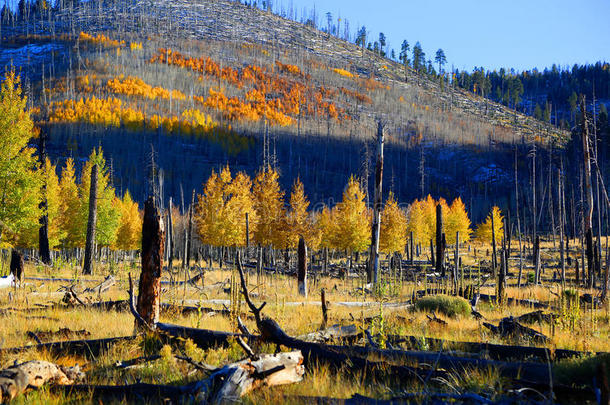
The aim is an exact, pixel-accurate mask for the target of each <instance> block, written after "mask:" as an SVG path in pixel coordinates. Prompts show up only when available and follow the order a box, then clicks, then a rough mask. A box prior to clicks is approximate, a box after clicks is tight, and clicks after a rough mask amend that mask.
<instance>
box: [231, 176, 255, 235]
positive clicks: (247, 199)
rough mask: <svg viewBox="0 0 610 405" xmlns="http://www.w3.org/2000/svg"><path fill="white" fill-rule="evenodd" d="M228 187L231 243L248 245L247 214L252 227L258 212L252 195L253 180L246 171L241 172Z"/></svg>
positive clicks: (251, 227)
mask: <svg viewBox="0 0 610 405" xmlns="http://www.w3.org/2000/svg"><path fill="white" fill-rule="evenodd" d="M225 187H226V188H227V191H228V194H229V198H228V202H227V203H226V205H227V211H228V213H227V220H228V222H229V224H230V225H229V226H230V228H231V229H230V236H229V240H230V245H232V246H245V245H246V214H248V222H249V227H250V229H253V228H254V226H255V225H256V212H255V211H254V201H253V197H252V180H251V179H250V176H248V175H247V174H246V173H244V172H239V173H237V174H236V175H235V177H234V178H233V180H231V183H230V184H229V185H228V186H225Z"/></svg>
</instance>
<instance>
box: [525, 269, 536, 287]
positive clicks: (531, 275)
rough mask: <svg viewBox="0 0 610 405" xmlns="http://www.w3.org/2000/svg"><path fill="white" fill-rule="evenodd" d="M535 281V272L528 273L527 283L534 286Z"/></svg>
mask: <svg viewBox="0 0 610 405" xmlns="http://www.w3.org/2000/svg"><path fill="white" fill-rule="evenodd" d="M535 281H536V275H535V274H534V272H533V271H530V272H529V273H527V282H528V283H529V284H534V282H535Z"/></svg>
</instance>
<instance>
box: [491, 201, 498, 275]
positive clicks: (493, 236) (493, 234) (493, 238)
mask: <svg viewBox="0 0 610 405" xmlns="http://www.w3.org/2000/svg"><path fill="white" fill-rule="evenodd" d="M491 249H492V257H491V274H492V276H493V277H494V278H496V270H497V266H498V261H497V260H498V259H497V256H496V226H495V224H494V215H493V210H492V213H491Z"/></svg>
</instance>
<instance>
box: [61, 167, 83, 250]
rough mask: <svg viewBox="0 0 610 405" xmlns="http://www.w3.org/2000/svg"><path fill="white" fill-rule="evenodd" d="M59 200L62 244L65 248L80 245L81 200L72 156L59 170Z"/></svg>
mask: <svg viewBox="0 0 610 405" xmlns="http://www.w3.org/2000/svg"><path fill="white" fill-rule="evenodd" d="M59 202H60V204H59V226H60V228H61V229H62V230H63V232H64V233H65V237H64V240H63V245H64V246H65V247H67V248H74V247H77V246H81V245H80V244H79V241H80V238H79V235H80V233H81V231H80V227H81V225H82V224H81V222H82V221H80V206H81V202H80V198H79V194H78V185H77V184H76V176H75V173H74V161H73V160H72V158H69V159H68V160H67V161H66V167H65V168H64V169H63V170H62V171H61V180H60V182H59Z"/></svg>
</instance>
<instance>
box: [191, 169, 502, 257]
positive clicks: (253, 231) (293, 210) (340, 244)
mask: <svg viewBox="0 0 610 405" xmlns="http://www.w3.org/2000/svg"><path fill="white" fill-rule="evenodd" d="M365 200H366V195H365V192H364V191H363V190H362V189H361V187H360V184H359V182H358V180H357V179H356V178H355V177H353V176H352V177H350V179H349V180H348V183H347V186H346V187H345V190H344V192H343V198H342V201H341V202H340V203H338V204H336V205H335V206H334V207H328V206H324V207H322V209H321V210H318V211H317V212H312V211H310V210H309V205H310V203H309V200H308V199H307V196H306V194H305V191H304V189H303V184H302V183H301V181H300V180H298V179H297V180H296V181H295V182H294V185H293V187H292V191H291V193H290V196H289V199H288V204H285V194H284V192H283V191H282V189H281V187H280V184H279V174H278V172H277V171H275V170H274V169H272V168H270V167H267V168H264V169H263V170H261V171H260V172H259V173H258V174H257V175H256V176H255V177H254V178H253V179H251V178H250V177H249V176H248V175H247V174H245V173H243V172H239V173H237V174H236V175H233V174H232V173H231V170H230V168H229V167H228V166H227V167H225V168H223V169H222V170H221V171H220V173H216V172H212V175H211V176H210V177H209V179H208V180H207V182H206V183H205V184H204V187H203V193H202V194H200V195H199V196H198V201H197V206H196V213H195V223H196V227H197V230H198V234H199V237H200V238H201V241H202V242H203V243H205V244H210V245H215V246H244V245H245V244H246V214H247V216H248V222H249V229H250V237H251V242H252V243H254V244H261V245H263V246H267V245H272V246H274V247H276V248H281V249H283V248H286V247H289V248H294V247H296V245H297V243H298V239H299V237H300V236H303V238H304V239H305V240H306V242H307V244H308V245H309V246H310V247H312V248H313V249H318V248H322V247H326V248H331V249H338V250H347V251H354V252H355V251H364V250H366V249H367V247H368V246H369V243H370V237H371V212H370V210H369V209H368V208H367V206H366V202H365ZM437 204H440V205H441V207H442V211H443V215H444V227H443V231H444V232H445V233H446V237H447V243H450V244H451V243H455V234H456V232H458V231H459V232H460V235H461V236H460V241H462V242H464V241H468V240H470V236H471V233H472V231H471V229H470V219H469V218H468V213H467V212H466V208H465V206H464V203H463V202H462V200H461V199H460V198H456V199H455V200H454V201H453V202H452V203H451V205H448V204H447V203H446V201H445V200H443V199H440V200H438V201H435V200H434V199H433V198H432V197H430V196H428V197H427V198H426V199H424V200H421V201H420V200H416V201H415V202H413V204H411V206H410V208H409V209H408V210H407V209H403V208H401V207H400V206H399V205H398V202H397V201H396V199H395V197H394V195H393V194H392V193H390V195H389V197H388V199H387V201H386V203H385V206H384V208H383V211H382V219H381V232H380V250H381V251H382V252H385V253H392V252H397V251H402V250H403V249H404V246H405V244H406V241H407V237H408V234H409V232H413V235H414V239H415V242H417V243H422V244H425V245H427V244H428V242H429V241H430V239H431V238H434V235H435V232H436V206H437ZM493 212H494V215H499V210H498V209H497V207H494V211H493ZM494 219H495V217H494ZM490 221H491V219H490V218H488V220H487V221H486V222H485V223H483V224H481V225H480V226H479V227H478V228H477V232H476V236H477V237H480V238H481V239H482V240H484V241H488V240H491V236H490V235H491V231H490V229H491V228H490ZM496 222H497V224H498V225H496V224H494V225H496V238H497V240H498V241H499V240H501V238H502V235H501V226H502V220H501V219H499V220H497V221H496Z"/></svg>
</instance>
